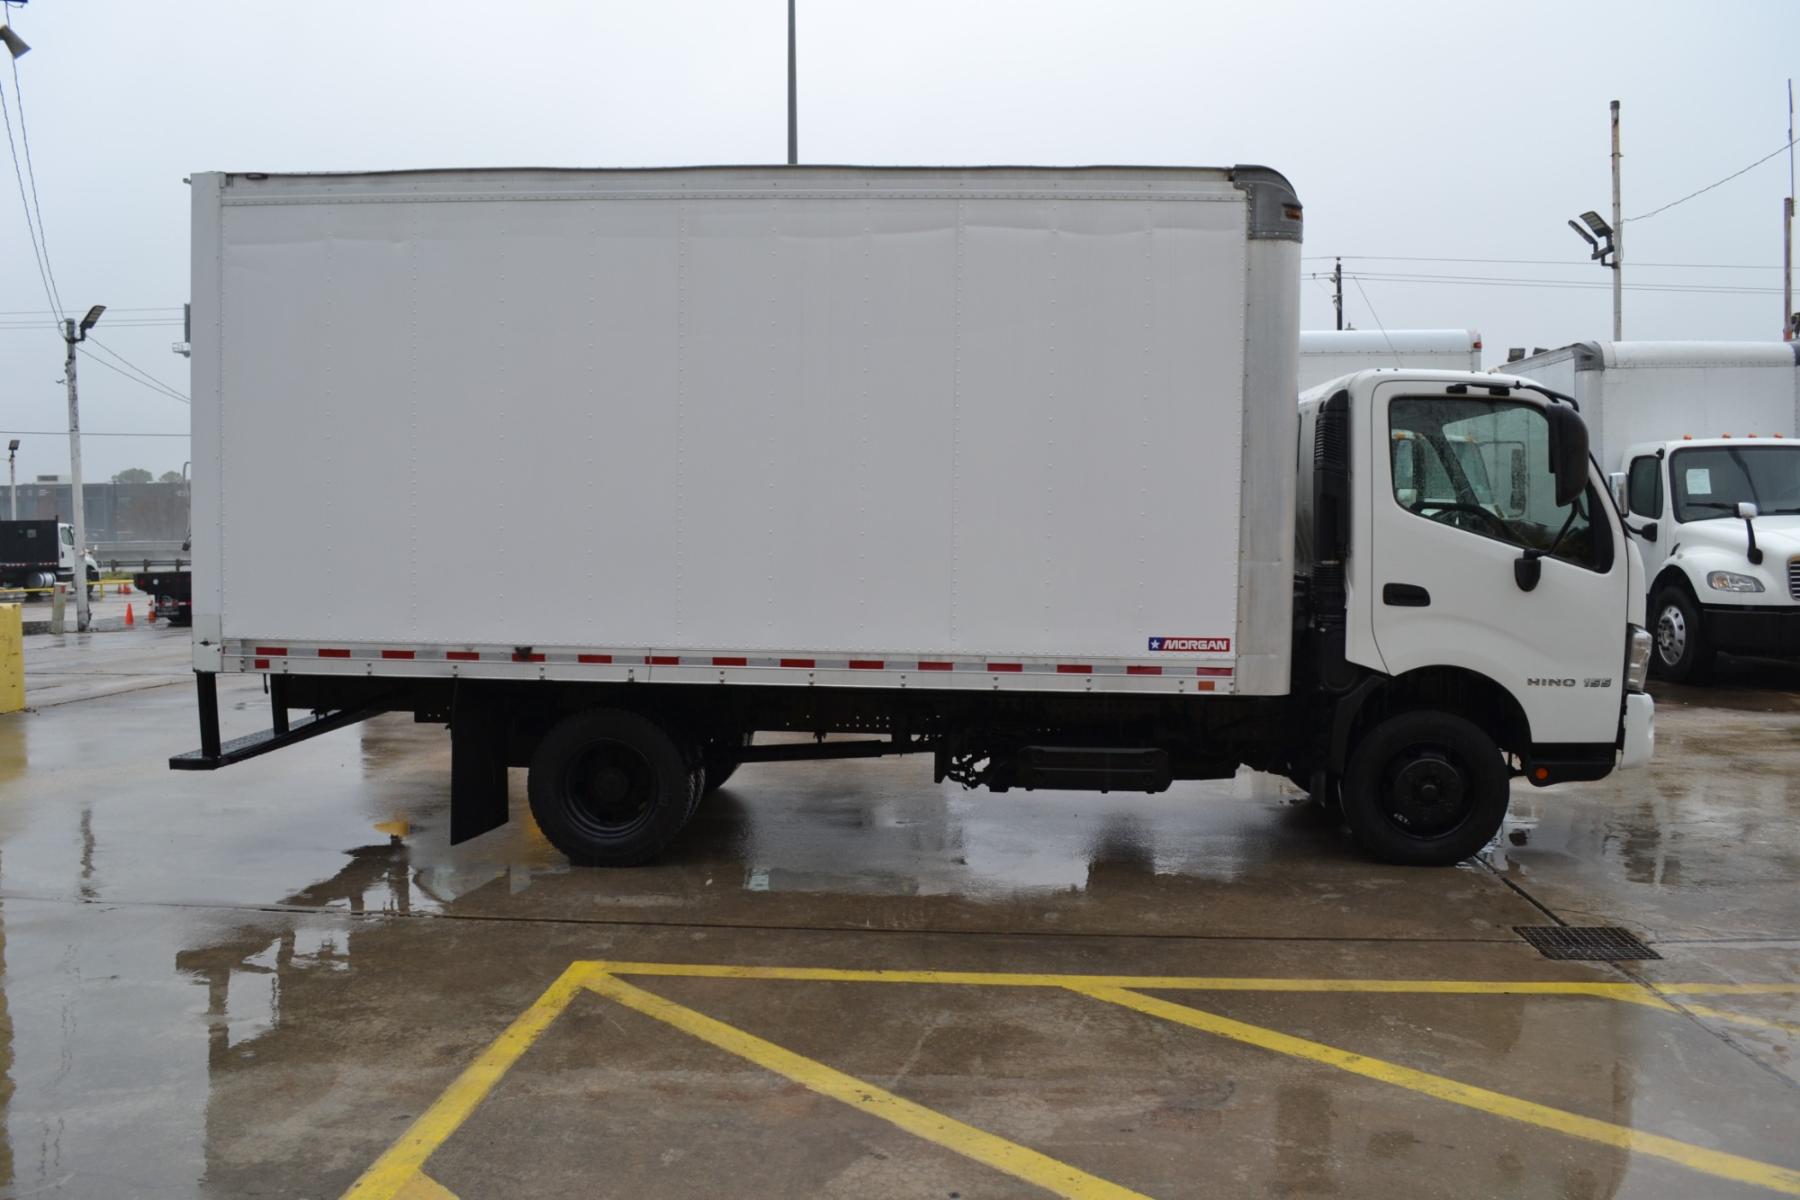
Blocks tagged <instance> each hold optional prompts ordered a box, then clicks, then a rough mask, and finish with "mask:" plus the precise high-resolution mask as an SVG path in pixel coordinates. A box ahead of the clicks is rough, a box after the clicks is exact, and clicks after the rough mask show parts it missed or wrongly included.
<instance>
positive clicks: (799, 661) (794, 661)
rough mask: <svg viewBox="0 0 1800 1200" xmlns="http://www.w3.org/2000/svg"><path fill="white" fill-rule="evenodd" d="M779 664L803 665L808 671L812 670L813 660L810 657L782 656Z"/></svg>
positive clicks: (785, 665) (786, 665)
mask: <svg viewBox="0 0 1800 1200" xmlns="http://www.w3.org/2000/svg"><path fill="white" fill-rule="evenodd" d="M781 665H782V666H784V667H804V668H806V669H807V670H808V671H810V670H812V665H813V660H812V659H810V658H784V659H782V660H781Z"/></svg>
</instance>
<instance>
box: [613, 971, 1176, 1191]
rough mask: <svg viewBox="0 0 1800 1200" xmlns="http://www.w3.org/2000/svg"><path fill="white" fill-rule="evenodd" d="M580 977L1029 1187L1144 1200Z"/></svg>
mask: <svg viewBox="0 0 1800 1200" xmlns="http://www.w3.org/2000/svg"><path fill="white" fill-rule="evenodd" d="M586 982H587V986H588V987H590V988H592V989H593V990H594V991H596V992H598V993H599V994H600V995H602V996H605V997H607V998H608V999H610V1000H615V1001H617V1002H618V1003H620V1004H623V1005H625V1006H626V1007H627V1008H630V1009H634V1010H635V1011H637V1012H640V1013H643V1014H644V1015H645V1016H647V1017H654V1018H655V1019H656V1020H658V1021H661V1022H663V1023H664V1024H666V1025H671V1026H673V1027H674V1028H676V1029H679V1030H681V1031H682V1032H683V1033H686V1034H689V1035H691V1036H693V1037H696V1038H699V1039H700V1040H701V1041H703V1042H707V1043H710V1044H711V1045H713V1046H716V1047H718V1048H719V1049H721V1050H724V1051H725V1052H727V1053H729V1054H735V1055H737V1056H738V1057H739V1058H742V1059H746V1060H748V1061H750V1062H753V1063H755V1064H756V1065H757V1066H759V1067H763V1068H765V1069H767V1070H770V1071H773V1072H775V1073H776V1074H777V1075H782V1076H785V1077H786V1078H788V1079H791V1080H793V1081H794V1082H795V1083H797V1084H799V1085H800V1086H801V1087H804V1088H807V1089H808V1090H810V1091H814V1092H817V1093H818V1094H819V1095H821V1096H828V1097H830V1098H831V1099H833V1100H837V1101H841V1102H842V1103H844V1104H847V1105H849V1106H850V1107H851V1108H854V1109H855V1110H857V1111H858V1112H864V1113H868V1114H869V1115H870V1116H873V1117H879V1118H880V1119H881V1120H883V1121H886V1122H888V1123H889V1124H890V1125H895V1126H898V1127H899V1128H901V1129H904V1130H905V1131H906V1132H908V1133H910V1134H912V1135H913V1136H915V1137H920V1138H923V1139H925V1140H926V1141H928V1142H932V1143H934V1144H936V1145H939V1146H942V1147H944V1148H945V1149H946V1150H951V1151H954V1152H955V1153H957V1154H960V1155H962V1156H963V1157H965V1158H971V1159H974V1160H975V1161H976V1162H978V1163H982V1164H984V1165H986V1166H989V1167H992V1168H993V1169H994V1170H996V1171H1000V1172H1003V1173H1004V1174H1007V1175H1010V1176H1012V1177H1013V1178H1014V1179H1022V1180H1024V1181H1025V1182H1027V1183H1032V1184H1036V1185H1037V1186H1038V1187H1041V1188H1043V1189H1044V1190H1046V1191H1048V1192H1051V1193H1053V1194H1055V1195H1058V1196H1064V1197H1068V1198H1069V1200H1128V1198H1133V1197H1135V1198H1136V1200H1145V1197H1144V1196H1143V1194H1142V1193H1141V1192H1134V1191H1131V1190H1130V1189H1128V1188H1123V1187H1120V1186H1119V1185H1118V1184H1116V1183H1111V1182H1109V1181H1107V1180H1105V1179H1101V1178H1100V1177H1099V1176H1097V1175H1090V1174H1088V1173H1087V1172H1086V1171H1083V1170H1081V1169H1079V1168H1077V1167H1072V1166H1070V1165H1069V1164H1068V1163H1064V1162H1058V1161H1057V1160H1056V1159H1054V1158H1051V1157H1049V1156H1048V1155H1044V1154H1039V1153H1038V1152H1037V1151H1036V1150H1031V1149H1028V1148H1026V1147H1024V1146H1021V1145H1019V1144H1018V1143H1017V1142H1009V1141H1007V1140H1006V1139H1005V1138H1002V1137H996V1136H995V1135H994V1134H991V1133H988V1132H987V1131H985V1130H981V1129H977V1128H975V1127H974V1126H973V1125H965V1124H963V1123H962V1122H961V1121H958V1120H955V1119H954V1118H951V1117H947V1116H945V1115H943V1114H942V1113H940V1112H935V1111H933V1110H932V1109H929V1108H926V1107H924V1106H923V1105H920V1104H914V1103H913V1102H912V1101H910V1100H904V1099H902V1098H901V1097H899V1096H896V1095H894V1094H893V1093H892V1092H889V1091H885V1090H883V1089H882V1088H878V1087H876V1086H875V1085H874V1084H871V1083H865V1082H864V1081H863V1080H860V1079H858V1078H856V1077H855V1076H853V1075H846V1074H844V1073H843V1072H842V1071H838V1070H834V1069H833V1068H831V1067H828V1066H826V1065H825V1064H824V1063H821V1062H818V1061H816V1060H814V1059H810V1058H806V1057H805V1056H803V1055H799V1054H795V1053H794V1052H793V1051H792V1050H787V1049H784V1048H783V1047H781V1046H777V1045H776V1044H775V1043H773V1042H769V1041H764V1040H763V1039H762V1038H759V1037H757V1036H755V1035H754V1034H749V1033H745V1032H744V1031H743V1030H741V1029H738V1028H736V1027H735V1026H732V1025H727V1024H725V1023H724V1022H723V1021H717V1020H714V1019H713V1018H712V1017H709V1016H707V1015H705V1014H704V1013H699V1012H695V1011H694V1010H693V1009H691V1008H687V1007H684V1006H683V1005H680V1004H676V1003H675V1002H674V1001H672V1000H665V999H663V998H662V997H661V996H657V995H655V994H653V993H651V992H646V991H644V990H643V989H642V988H637V987H633V986H632V985H631V984H629V983H626V982H625V981H624V980H622V979H616V978H614V977H613V976H611V975H608V974H606V973H604V972H595V973H594V974H592V975H590V976H589V977H588V979H587V981H586Z"/></svg>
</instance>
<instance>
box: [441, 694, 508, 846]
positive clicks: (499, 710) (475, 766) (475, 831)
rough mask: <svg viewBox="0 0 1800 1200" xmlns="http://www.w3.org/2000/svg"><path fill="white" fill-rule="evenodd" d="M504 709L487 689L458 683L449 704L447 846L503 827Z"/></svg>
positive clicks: (504, 807) (504, 790) (505, 802)
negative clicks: (448, 825)
mask: <svg viewBox="0 0 1800 1200" xmlns="http://www.w3.org/2000/svg"><path fill="white" fill-rule="evenodd" d="M507 808H508V805H507V790H506V708H505V706H504V705H503V704H501V703H500V702H499V700H498V698H497V697H496V696H495V695H494V694H493V693H492V692H491V691H489V690H488V689H486V688H483V687H480V686H479V685H477V686H470V685H469V684H467V683H463V682H458V684H457V687H456V692H455V695H454V696H453V697H452V699H451V703H450V844H451V845H453V846H454V845H456V844H457V843H458V842H466V841H468V840H469V839H470V838H472V837H479V836H481V835H482V834H484V833H487V832H488V831H489V830H492V829H498V828H500V826H502V825H504V824H506V822H507V816H508V812H507Z"/></svg>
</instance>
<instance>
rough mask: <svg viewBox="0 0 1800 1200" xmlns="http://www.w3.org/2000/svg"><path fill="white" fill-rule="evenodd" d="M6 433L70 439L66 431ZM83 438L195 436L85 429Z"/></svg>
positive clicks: (23, 430) (82, 432)
mask: <svg viewBox="0 0 1800 1200" xmlns="http://www.w3.org/2000/svg"><path fill="white" fill-rule="evenodd" d="M5 432H7V433H16V434H18V435H19V436H20V437H68V436H69V431H68V430H66V429H8V430H5ZM81 436H82V437H84V438H90V437H166V438H184V437H191V436H193V435H192V434H187V433H119V432H116V431H112V430H105V431H102V430H97V429H84V430H82V431H81Z"/></svg>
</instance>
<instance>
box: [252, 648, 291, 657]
mask: <svg viewBox="0 0 1800 1200" xmlns="http://www.w3.org/2000/svg"><path fill="white" fill-rule="evenodd" d="M256 652H257V653H258V654H273V655H275V656H276V657H280V656H282V655H284V654H286V653H287V647H286V646H258V647H257V648H256Z"/></svg>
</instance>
